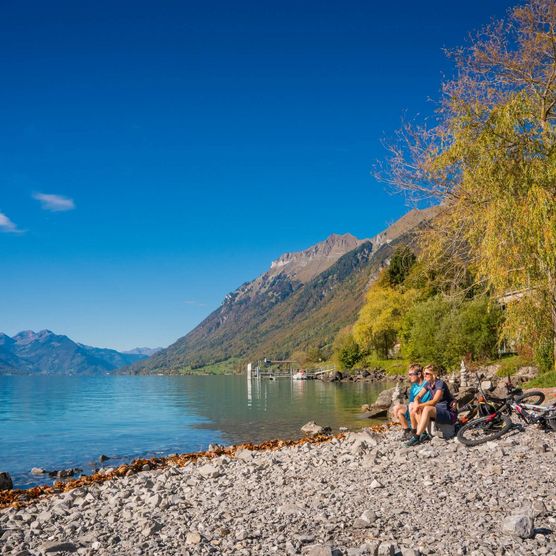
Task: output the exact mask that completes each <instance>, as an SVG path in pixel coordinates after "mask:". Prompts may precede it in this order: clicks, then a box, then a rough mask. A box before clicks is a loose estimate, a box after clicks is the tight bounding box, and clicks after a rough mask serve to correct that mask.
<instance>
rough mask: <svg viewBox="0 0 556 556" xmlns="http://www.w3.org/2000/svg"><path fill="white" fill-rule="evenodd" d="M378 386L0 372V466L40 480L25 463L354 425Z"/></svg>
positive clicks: (21, 484) (77, 463)
mask: <svg viewBox="0 0 556 556" xmlns="http://www.w3.org/2000/svg"><path fill="white" fill-rule="evenodd" d="M382 388H384V385H381V384H371V383H347V384H336V383H333V384H325V383H322V382H320V381H291V380H287V379H279V380H277V381H268V380H264V379H263V380H259V381H252V382H251V383H250V384H249V383H248V381H247V379H246V377H245V376H183V377H167V376H153V377H132V376H116V377H109V376H103V377H52V376H40V377H31V376H29V377H27V376H24V377H15V376H2V377H0V471H7V472H9V473H10V474H11V475H12V478H13V479H14V483H15V486H16V487H17V488H27V487H29V486H33V485H36V484H40V483H43V482H48V480H49V479H47V478H45V477H42V476H39V477H37V476H33V475H31V473H30V470H31V468H32V467H42V468H43V469H48V470H51V469H65V468H70V467H80V468H82V469H83V470H84V472H86V473H90V472H91V471H92V470H93V469H94V466H95V465H96V466H97V467H98V466H99V464H95V461H98V458H99V456H100V455H101V454H105V455H107V456H109V457H110V458H111V459H110V460H109V461H107V462H106V463H105V464H104V465H105V466H108V465H110V466H113V465H117V464H119V463H121V462H126V461H130V460H132V459H134V458H136V457H140V456H141V457H142V456H147V457H149V456H155V455H167V454H170V453H175V452H190V451H197V450H204V449H206V448H207V447H208V445H209V444H211V443H219V444H236V443H240V442H247V441H252V442H260V441H263V440H268V439H272V438H293V437H296V436H299V428H300V427H301V426H302V425H303V424H304V423H306V422H307V421H309V420H314V421H316V422H317V423H319V424H323V425H329V426H331V427H332V428H334V429H337V428H338V427H340V426H350V427H354V426H361V425H362V424H364V423H363V422H362V421H361V420H360V419H359V418H358V415H359V409H360V406H361V404H362V403H369V402H372V401H373V400H374V399H375V398H376V396H377V395H378V393H379V392H380V390H381V389H382Z"/></svg>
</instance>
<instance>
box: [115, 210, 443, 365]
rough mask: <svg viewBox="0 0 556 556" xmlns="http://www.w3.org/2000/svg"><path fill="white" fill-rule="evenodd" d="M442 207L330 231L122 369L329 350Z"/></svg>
mask: <svg viewBox="0 0 556 556" xmlns="http://www.w3.org/2000/svg"><path fill="white" fill-rule="evenodd" d="M436 211H437V209H436V208H434V207H433V208H430V209H425V210H417V209H414V210H412V211H410V212H409V213H407V214H406V215H404V216H403V217H402V218H400V219H399V220H397V221H396V222H394V223H393V224H392V225H390V226H389V227H388V228H386V229H385V230H384V231H383V232H381V233H380V234H378V235H376V236H375V237H372V238H370V239H358V238H356V237H354V236H353V235H350V234H344V235H337V234H332V235H331V236H329V237H328V238H326V239H325V240H324V241H322V242H320V243H317V244H316V245H313V246H312V247H309V248H308V249H305V250H304V251H299V252H295V253H286V254H284V255H282V256H280V257H279V258H278V259H277V260H275V261H273V262H272V264H271V265H270V268H269V269H268V271H266V272H265V273H263V274H261V275H260V276H258V277H257V278H255V279H254V280H252V281H251V282H246V283H245V284H243V285H241V286H240V287H239V288H238V289H236V290H235V291H233V292H232V293H230V294H228V295H227V296H226V297H225V298H224V301H223V302H222V304H221V305H220V307H219V308H218V309H216V310H215V311H214V312H213V313H211V314H210V315H209V316H208V317H207V318H206V319H205V320H203V321H202V322H201V323H200V324H199V325H198V326H197V327H196V328H194V329H193V330H192V331H191V332H189V333H188V334H186V335H185V336H183V337H182V338H180V339H178V340H177V341H176V342H174V343H173V344H172V345H170V346H169V347H167V348H165V349H162V350H160V351H159V352H158V353H156V354H154V355H153V356H151V357H149V358H148V359H145V360H142V361H138V362H136V363H135V364H133V365H131V366H130V367H128V368H125V369H123V372H129V373H133V374H149V373H168V374H176V373H184V372H185V373H187V372H196V371H197V372H199V371H203V370H208V369H209V368H210V367H211V366H214V365H218V366H220V368H225V369H227V370H232V369H234V367H235V369H236V370H238V367H237V366H238V365H239V366H240V367H239V368H241V367H243V365H244V364H245V363H246V362H247V361H256V360H257V359H261V358H263V357H269V358H271V359H283V358H286V357H289V356H291V354H292V353H293V352H295V351H296V350H307V349H308V348H318V349H321V350H323V351H324V352H326V351H328V352H329V351H330V350H331V345H332V342H333V341H334V338H335V336H336V334H337V333H338V331H339V330H340V329H341V328H343V327H345V326H346V325H350V324H353V322H354V321H355V319H356V318H357V315H358V313H359V311H360V309H361V307H362V305H363V301H364V297H365V292H366V291H367V289H368V287H369V285H370V284H371V283H372V282H373V280H374V279H375V278H376V277H377V276H378V273H379V272H380V270H381V269H382V268H383V267H384V266H385V265H387V264H388V262H389V259H390V257H391V255H392V253H393V251H394V249H395V248H396V246H398V245H400V244H412V243H414V240H415V232H416V231H417V229H418V228H419V227H420V226H422V225H423V223H424V222H426V221H427V220H429V219H430V218H432V217H433V216H434V214H435V213H436Z"/></svg>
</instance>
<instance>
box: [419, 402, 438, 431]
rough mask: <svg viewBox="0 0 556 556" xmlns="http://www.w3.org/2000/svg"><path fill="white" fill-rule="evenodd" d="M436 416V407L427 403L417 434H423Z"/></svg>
mask: <svg viewBox="0 0 556 556" xmlns="http://www.w3.org/2000/svg"><path fill="white" fill-rule="evenodd" d="M435 417H436V408H435V407H433V406H432V405H427V406H426V407H424V408H423V412H422V414H421V418H420V419H419V426H418V427H417V436H421V435H422V434H423V433H424V432H425V431H426V430H427V427H428V426H429V423H430V421H431V419H434V418H435Z"/></svg>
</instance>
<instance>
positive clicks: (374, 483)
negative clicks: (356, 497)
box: [369, 479, 382, 489]
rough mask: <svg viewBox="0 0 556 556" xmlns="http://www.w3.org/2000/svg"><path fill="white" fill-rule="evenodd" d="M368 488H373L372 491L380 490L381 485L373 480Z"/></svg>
mask: <svg viewBox="0 0 556 556" xmlns="http://www.w3.org/2000/svg"><path fill="white" fill-rule="evenodd" d="M369 486H370V488H373V489H375V488H382V485H381V484H380V483H379V482H378V481H377V480H376V479H373V480H372V481H371V484H370V485H369Z"/></svg>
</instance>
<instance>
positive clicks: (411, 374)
mask: <svg viewBox="0 0 556 556" xmlns="http://www.w3.org/2000/svg"><path fill="white" fill-rule="evenodd" d="M407 376H419V373H407Z"/></svg>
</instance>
